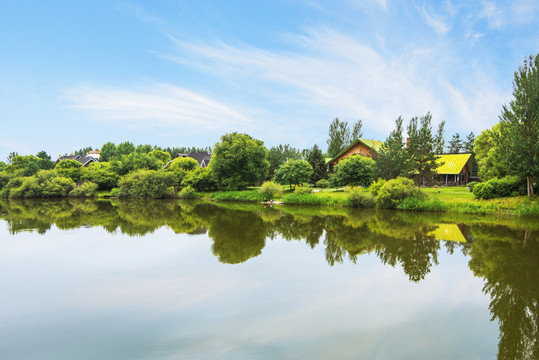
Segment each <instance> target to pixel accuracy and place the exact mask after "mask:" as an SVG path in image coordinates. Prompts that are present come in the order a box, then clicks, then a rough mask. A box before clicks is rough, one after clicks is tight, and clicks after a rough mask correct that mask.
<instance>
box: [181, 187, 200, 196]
mask: <svg viewBox="0 0 539 360" xmlns="http://www.w3.org/2000/svg"><path fill="white" fill-rule="evenodd" d="M178 197H179V198H180V199H197V198H198V197H199V195H198V194H197V193H196V192H195V189H193V188H192V187H191V186H186V187H184V188H183V189H182V191H180V193H179V194H178Z"/></svg>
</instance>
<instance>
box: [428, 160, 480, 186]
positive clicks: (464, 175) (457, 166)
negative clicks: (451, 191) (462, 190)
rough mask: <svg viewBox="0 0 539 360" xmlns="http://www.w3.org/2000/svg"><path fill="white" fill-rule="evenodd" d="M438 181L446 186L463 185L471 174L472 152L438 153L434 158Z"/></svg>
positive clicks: (468, 180)
mask: <svg viewBox="0 0 539 360" xmlns="http://www.w3.org/2000/svg"><path fill="white" fill-rule="evenodd" d="M436 163H437V164H438V167H437V168H436V173H437V174H438V182H439V183H440V184H442V185H446V186H465V185H466V184H467V183H469V182H470V177H471V174H472V154H451V155H439V158H438V159H437V160H436Z"/></svg>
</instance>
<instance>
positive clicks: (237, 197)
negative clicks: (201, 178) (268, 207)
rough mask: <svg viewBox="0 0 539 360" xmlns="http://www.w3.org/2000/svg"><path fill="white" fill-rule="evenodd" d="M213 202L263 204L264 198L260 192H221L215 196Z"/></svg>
mask: <svg viewBox="0 0 539 360" xmlns="http://www.w3.org/2000/svg"><path fill="white" fill-rule="evenodd" d="M213 200H216V201H245V202H261V201H262V200H264V196H263V195H262V194H260V193H259V192H258V191H253V190H248V191H221V192H218V193H215V194H214V195H213Z"/></svg>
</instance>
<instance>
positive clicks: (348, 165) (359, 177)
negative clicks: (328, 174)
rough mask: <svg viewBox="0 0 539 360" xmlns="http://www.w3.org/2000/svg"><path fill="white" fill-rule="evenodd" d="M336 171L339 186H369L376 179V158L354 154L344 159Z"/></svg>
mask: <svg viewBox="0 0 539 360" xmlns="http://www.w3.org/2000/svg"><path fill="white" fill-rule="evenodd" d="M336 169H337V170H336V171H335V177H336V182H337V184H338V185H339V186H344V185H352V186H369V185H370V184H371V183H372V181H373V180H374V160H373V159H371V158H369V157H365V156H361V155H354V156H350V157H349V158H347V159H344V160H342V161H341V162H340V163H339V165H337V168H336Z"/></svg>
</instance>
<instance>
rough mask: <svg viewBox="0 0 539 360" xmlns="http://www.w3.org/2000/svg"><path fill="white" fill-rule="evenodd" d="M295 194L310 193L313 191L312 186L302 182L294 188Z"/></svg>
mask: <svg viewBox="0 0 539 360" xmlns="http://www.w3.org/2000/svg"><path fill="white" fill-rule="evenodd" d="M294 192H295V193H296V194H311V193H312V192H313V188H312V186H311V185H310V184H305V183H304V184H302V185H301V186H298V187H296V189H295V190H294Z"/></svg>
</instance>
